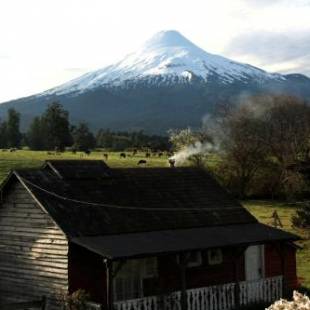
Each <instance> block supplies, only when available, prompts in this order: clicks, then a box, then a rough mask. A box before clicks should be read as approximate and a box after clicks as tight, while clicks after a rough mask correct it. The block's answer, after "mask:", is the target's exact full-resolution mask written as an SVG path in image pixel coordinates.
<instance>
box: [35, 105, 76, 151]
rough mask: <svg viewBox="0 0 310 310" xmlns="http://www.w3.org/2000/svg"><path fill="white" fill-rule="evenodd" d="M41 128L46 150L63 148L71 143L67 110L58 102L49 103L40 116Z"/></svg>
mask: <svg viewBox="0 0 310 310" xmlns="http://www.w3.org/2000/svg"><path fill="white" fill-rule="evenodd" d="M41 130H42V133H43V134H44V145H45V148H46V149H47V150H54V149H58V150H60V151H62V150H64V149H65V147H66V146H70V145H72V136H71V133H70V123H69V114H68V111H66V110H64V108H63V106H62V105H61V104H60V103H58V102H53V103H51V104H50V105H49V106H48V108H47V110H46V111H45V112H44V114H43V115H42V117H41Z"/></svg>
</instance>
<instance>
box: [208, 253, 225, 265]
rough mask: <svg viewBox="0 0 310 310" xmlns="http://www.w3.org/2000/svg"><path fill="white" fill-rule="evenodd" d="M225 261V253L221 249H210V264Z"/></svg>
mask: <svg viewBox="0 0 310 310" xmlns="http://www.w3.org/2000/svg"><path fill="white" fill-rule="evenodd" d="M222 262H223V253H222V250H221V249H212V250H209V251H208V263H209V265H219V264H221V263H222Z"/></svg>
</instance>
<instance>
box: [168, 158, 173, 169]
mask: <svg viewBox="0 0 310 310" xmlns="http://www.w3.org/2000/svg"><path fill="white" fill-rule="evenodd" d="M168 162H169V165H170V167H171V168H174V167H175V159H173V158H169V160H168Z"/></svg>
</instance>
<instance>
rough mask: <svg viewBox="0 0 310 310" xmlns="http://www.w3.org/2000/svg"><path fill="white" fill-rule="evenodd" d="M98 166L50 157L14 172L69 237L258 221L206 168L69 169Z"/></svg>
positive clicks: (90, 162)
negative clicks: (35, 166)
mask: <svg viewBox="0 0 310 310" xmlns="http://www.w3.org/2000/svg"><path fill="white" fill-rule="evenodd" d="M101 164H102V162H101V161H85V160H83V161H77V162H74V163H73V162H70V161H58V162H57V161H50V162H48V163H47V164H46V165H45V167H44V168H42V169H30V170H18V171H16V172H14V174H15V175H16V176H17V177H18V178H19V179H20V180H21V181H22V182H23V183H24V185H25V186H26V187H27V188H28V189H29V190H30V191H31V193H32V194H33V195H34V196H35V198H36V199H37V201H38V202H39V203H40V204H41V205H42V206H43V207H44V208H45V209H46V210H47V212H48V213H49V214H50V215H51V216H52V217H53V219H54V220H55V222H56V223H57V224H58V225H59V227H60V228H61V229H62V230H63V231H64V232H65V233H66V234H67V236H69V237H81V236H95V235H97V236H98V235H111V234H124V233H136V232H146V231H159V230H176V229H186V228H194V227H212V226H223V225H232V224H249V223H256V222H257V220H256V219H255V218H254V217H253V216H252V215H251V214H250V213H249V212H248V211H247V210H246V209H245V208H243V207H242V206H241V205H240V204H239V203H238V202H237V201H236V200H235V199H233V198H232V197H231V196H230V195H229V194H228V193H227V192H226V191H225V190H224V189H223V188H222V187H221V186H219V185H218V183H217V182H216V181H215V180H214V179H213V178H212V177H211V176H210V175H209V174H208V173H207V172H206V171H203V170H199V169H195V168H126V169H125V168H119V169H109V168H108V167H107V166H106V165H102V166H101V168H100V169H102V172H103V175H104V177H102V178H100V177H99V176H100V174H99V175H98V173H97V172H94V175H93V177H92V174H86V173H85V174H83V177H79V176H80V173H74V171H73V168H72V167H73V166H75V165H76V166H79V165H81V166H84V165H85V166H84V167H88V169H90V170H91V169H92V168H89V167H97V166H100V165H101ZM76 166H75V167H76ZM66 167H68V169H67V168H66ZM84 167H82V168H79V167H77V169H79V171H84V170H86V168H84ZM55 170H56V171H55ZM100 171H101V170H100ZM86 175H87V177H86ZM64 197H67V199H65V198H64ZM85 202H88V203H85Z"/></svg>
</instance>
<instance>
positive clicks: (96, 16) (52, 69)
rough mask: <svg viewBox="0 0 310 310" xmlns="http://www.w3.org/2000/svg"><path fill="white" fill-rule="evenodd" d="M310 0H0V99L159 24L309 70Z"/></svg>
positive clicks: (140, 39)
mask: <svg viewBox="0 0 310 310" xmlns="http://www.w3.org/2000/svg"><path fill="white" fill-rule="evenodd" d="M309 20H310V0H191V1H188V0H27V1H26V0H0V85H1V87H0V102H4V101H7V100H11V99H14V98H19V97H23V96H28V95H32V94H35V93H38V92H41V91H44V90H47V89H49V88H52V87H54V86H57V85H60V84H62V83H64V82H66V81H68V80H70V79H73V78H75V77H78V76H80V75H82V74H84V73H86V72H88V71H91V70H94V69H99V68H102V67H105V66H106V65H109V64H112V63H114V62H116V61H118V60H120V59H121V58H122V57H124V56H125V55H126V54H128V53H130V52H132V51H134V50H135V49H137V48H139V47H140V46H141V45H142V44H143V43H144V42H145V41H146V40H148V39H149V38H150V37H152V36H153V35H154V34H155V33H157V32H159V31H162V30H177V31H179V32H181V33H182V34H183V35H184V36H185V37H187V38H188V39H190V40H191V41H192V42H194V43H195V44H197V45H198V46H200V47H201V48H203V49H204V50H206V51H208V52H210V53H214V54H220V55H222V56H225V57H228V58H231V59H233V60H237V61H241V62H246V63H250V64H252V65H255V66H258V67H260V68H262V69H265V70H267V71H272V72H275V71H276V72H281V73H292V72H299V73H303V74H306V75H308V76H309V77H310V22H309Z"/></svg>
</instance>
